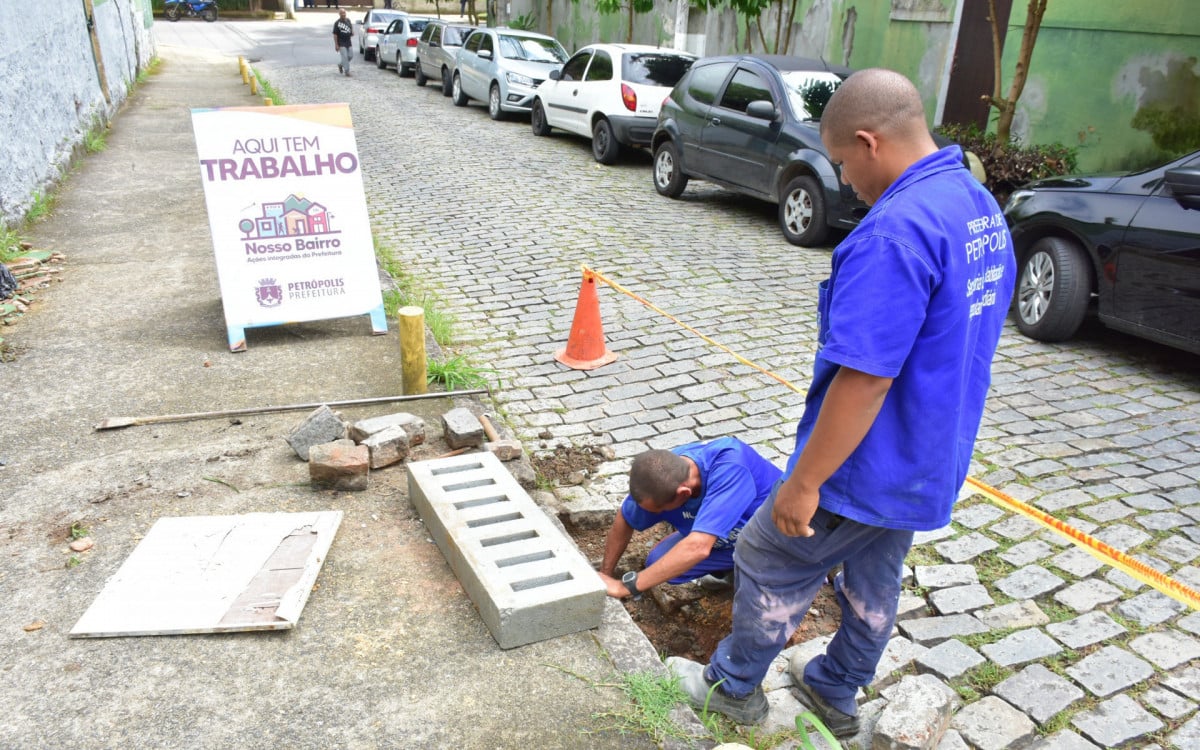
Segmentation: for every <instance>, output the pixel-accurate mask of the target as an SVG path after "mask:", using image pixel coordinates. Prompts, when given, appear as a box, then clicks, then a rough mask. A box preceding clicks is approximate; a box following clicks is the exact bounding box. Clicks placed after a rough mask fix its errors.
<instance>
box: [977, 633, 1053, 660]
mask: <svg viewBox="0 0 1200 750" xmlns="http://www.w3.org/2000/svg"><path fill="white" fill-rule="evenodd" d="M979 650H980V651H982V652H983V653H984V655H986V656H987V658H989V659H991V660H992V661H994V662H996V663H997V664H999V665H1000V666H1003V667H1011V666H1014V665H1017V664H1024V663H1026V662H1031V661H1036V660H1038V659H1043V658H1045V657H1047V656H1053V655H1054V654H1057V653H1059V652H1060V651H1062V648H1060V647H1059V645H1058V644H1057V643H1056V642H1055V641H1054V639H1053V638H1051V637H1050V636H1048V635H1046V634H1045V633H1043V632H1042V631H1040V630H1038V629H1037V628H1031V629H1029V630H1018V631H1017V632H1015V633H1012V634H1010V635H1007V636H1005V637H1004V638H1001V639H1000V640H998V641H996V642H995V643H989V644H987V645H986V646H980V648H979Z"/></svg>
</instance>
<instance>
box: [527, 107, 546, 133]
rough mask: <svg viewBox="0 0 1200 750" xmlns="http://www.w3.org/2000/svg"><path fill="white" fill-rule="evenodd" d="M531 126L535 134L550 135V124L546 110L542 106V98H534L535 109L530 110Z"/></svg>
mask: <svg viewBox="0 0 1200 750" xmlns="http://www.w3.org/2000/svg"><path fill="white" fill-rule="evenodd" d="M529 127H531V128H532V129H533V134H534V135H550V126H549V125H547V124H546V110H545V109H543V108H542V100H541V99H534V100H533V109H531V110H529Z"/></svg>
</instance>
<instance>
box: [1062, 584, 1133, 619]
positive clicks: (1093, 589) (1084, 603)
mask: <svg viewBox="0 0 1200 750" xmlns="http://www.w3.org/2000/svg"><path fill="white" fill-rule="evenodd" d="M1120 598H1121V590H1120V589H1119V588H1117V587H1116V586H1113V585H1112V584H1110V583H1105V582H1104V581H1099V580H1096V579H1095V578H1088V579H1087V580H1084V581H1080V582H1078V583H1073V584H1071V585H1070V586H1068V587H1066V588H1065V589H1063V590H1061V591H1059V592H1057V593H1056V594H1055V595H1054V601H1056V602H1058V603H1059V604H1062V605H1065V606H1067V607H1070V608H1071V609H1073V610H1075V611H1076V612H1090V611H1091V610H1093V609H1095V608H1096V607H1098V606H1100V605H1101V604H1108V603H1109V602H1115V601H1116V600H1118V599H1120Z"/></svg>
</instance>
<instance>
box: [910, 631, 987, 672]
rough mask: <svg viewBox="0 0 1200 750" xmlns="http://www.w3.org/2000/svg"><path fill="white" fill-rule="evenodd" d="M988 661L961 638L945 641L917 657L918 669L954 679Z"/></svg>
mask: <svg viewBox="0 0 1200 750" xmlns="http://www.w3.org/2000/svg"><path fill="white" fill-rule="evenodd" d="M984 661H986V660H985V659H984V658H983V657H982V656H980V655H979V653H978V652H977V651H975V649H973V648H971V647H970V646H968V645H967V644H965V643H963V642H962V641H960V640H957V639H954V638H951V639H950V640H948V641H943V642H941V643H939V644H938V645H936V646H934V647H933V648H931V649H929V650H928V651H926V652H925V653H923V654H921V655H920V656H918V657H917V670H918V671H920V672H925V673H928V674H932V675H934V676H936V677H940V678H941V679H943V680H953V679H954V678H955V677H958V676H959V675H962V674H964V673H965V672H967V671H969V670H971V669H974V668H975V667H977V666H979V665H980V664H982V663H983V662H984Z"/></svg>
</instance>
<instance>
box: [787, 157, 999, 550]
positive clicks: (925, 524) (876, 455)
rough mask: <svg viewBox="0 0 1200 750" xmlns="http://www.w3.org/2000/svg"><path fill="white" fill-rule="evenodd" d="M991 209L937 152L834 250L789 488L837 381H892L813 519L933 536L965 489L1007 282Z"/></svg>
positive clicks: (953, 160)
mask: <svg viewBox="0 0 1200 750" xmlns="http://www.w3.org/2000/svg"><path fill="white" fill-rule="evenodd" d="M1015 273H1016V272H1015V262H1014V258H1013V247H1012V237H1011V236H1010V235H1009V233H1008V227H1007V224H1006V223H1005V220H1004V215H1003V212H1002V211H1001V210H1000V206H998V205H997V204H996V201H995V199H994V198H992V196H991V194H990V193H988V192H987V190H985V189H984V187H983V186H982V185H980V184H979V182H978V181H977V180H976V179H975V178H974V177H972V176H971V173H970V172H969V171H967V169H966V168H964V167H963V166H962V152H961V151H960V150H959V148H958V147H957V146H950V147H947V148H944V149H941V150H940V151H938V152H936V153H934V154H931V155H930V156H927V157H925V158H924V159H922V160H920V161H918V162H917V163H915V164H913V165H912V166H910V167H909V168H908V169H907V170H906V171H905V172H904V173H903V174H902V175H901V176H900V178H899V179H897V180H896V181H895V182H894V183H892V185H891V186H890V187H889V188H888V189H887V190H886V191H885V192H884V193H883V195H881V196H880V197H879V200H878V201H877V202H876V203H875V205H874V206H872V207H871V210H870V211H869V212H868V213H867V215H866V217H865V218H864V219H863V221H862V223H861V224H859V225H858V227H856V228H855V229H854V231H853V232H851V233H850V235H849V236H848V237H846V239H845V240H844V241H843V242H842V243H841V244H840V245H838V247H837V248H836V249H835V250H834V253H833V261H832V271H831V273H830V276H829V279H828V280H826V281H824V282H822V284H821V285H820V287H819V289H818V303H817V314H818V318H819V319H818V345H819V350H818V352H817V355H816V361H815V363H814V367H813V378H812V383H811V384H810V386H809V391H808V395H807V397H806V401H805V411H804V415H803V417H801V419H800V423H799V425H798V426H797V428H796V448H795V452H794V453H793V454H792V456H791V458H790V459H789V461H788V466H787V472H788V473H789V474H790V473H791V471H792V470H793V468H794V467H795V465H796V460H797V459H798V458H799V456H800V453H801V451H803V449H804V446H805V444H806V443H807V441H808V438H809V436H810V435H811V433H812V429H813V426H814V425H815V423H816V420H817V414H818V413H819V412H820V409H821V404H822V403H823V401H824V399H825V394H826V393H827V391H828V389H829V384H830V383H831V382H832V380H833V377H834V375H836V374H837V371H838V369H839V368H840V367H850V368H853V369H855V370H859V371H861V372H865V373H868V374H870V375H875V376H878V377H885V378H893V379H894V380H893V382H892V386H891V390H890V391H888V394H887V397H886V398H885V399H884V402H883V405H882V407H881V408H880V411H879V415H878V416H877V417H876V419H875V422H874V423H873V424H872V426H871V428H870V430H869V431H868V432H867V434H866V436H865V437H864V438H863V441H862V442H861V443H860V444H859V446H858V447H857V448H856V449H855V450H854V452H853V453H852V454H851V455H850V456H849V458H847V459H846V461H845V462H844V463H843V464H842V465H841V466H840V467H839V468H838V469H837V470H836V471H835V472H834V473H833V475H832V476H831V477H830V478H829V479H828V480H827V481H826V482H825V483H824V484H823V485H822V486H821V491H820V493H821V500H820V503H821V507H823V508H825V509H826V510H829V511H831V512H833V513H837V514H840V515H842V516H845V517H847V518H851V519H853V520H855V521H858V522H860V523H865V524H871V525H873V526H882V527H885V528H891V529H902V530H911V531H927V530H931V529H937V528H941V527H942V526H945V525H946V524H947V523H949V521H950V510H951V508H952V506H953V505H954V501H955V500H956V499H957V496H958V491H959V488H960V487H961V486H962V484H963V481H964V480H965V479H966V475H967V470H968V467H969V466H970V462H971V452H972V450H973V448H974V444H975V435H976V433H977V432H978V430H979V423H980V420H981V419H982V417H983V406H984V399H985V398H986V395H987V390H988V386H989V384H990V383H991V363H992V356H993V355H994V353H995V351H996V344H997V342H998V340H999V337H1000V332H1001V329H1002V328H1003V326H1004V319H1005V316H1006V314H1007V312H1008V306H1009V301H1010V300H1011V298H1012V291H1013V281H1014V278H1015Z"/></svg>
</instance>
